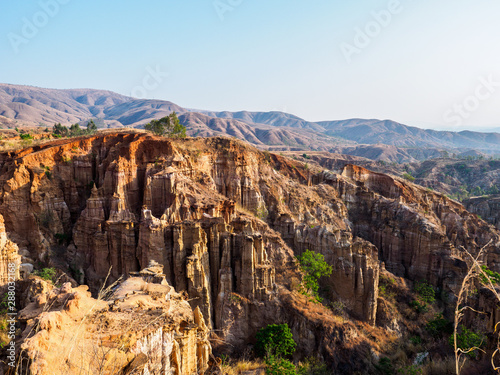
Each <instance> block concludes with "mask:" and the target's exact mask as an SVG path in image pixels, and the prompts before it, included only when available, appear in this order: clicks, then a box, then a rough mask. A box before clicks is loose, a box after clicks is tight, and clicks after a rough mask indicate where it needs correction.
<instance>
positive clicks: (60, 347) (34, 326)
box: [19, 264, 211, 375]
mask: <svg viewBox="0 0 500 375" xmlns="http://www.w3.org/2000/svg"><path fill="white" fill-rule="evenodd" d="M161 269H162V267H161V266H158V265H155V264H153V265H152V266H151V267H149V268H148V269H145V270H143V271H141V272H138V273H135V274H134V275H132V277H131V278H129V279H128V280H126V281H125V282H122V283H121V284H120V285H119V287H118V288H117V289H116V290H115V292H114V293H113V294H112V296H111V297H110V298H109V299H106V300H102V299H99V300H96V299H93V298H92V297H90V293H89V292H88V291H87V288H86V287H85V286H80V287H78V288H72V287H71V285H70V284H69V283H66V284H64V285H63V286H62V287H61V288H56V289H53V290H52V291H49V292H46V293H42V294H39V295H38V296H37V297H36V300H35V301H34V302H32V303H30V304H29V305H28V306H27V307H26V308H24V309H23V310H22V311H20V313H19V320H20V322H25V323H26V324H27V325H26V328H25V330H24V332H23V340H22V341H23V343H22V349H23V350H22V352H21V354H20V355H21V358H19V363H20V366H21V367H23V366H28V368H23V369H22V370H23V372H24V371H26V370H29V372H30V373H31V374H33V375H44V374H56V373H57V374H68V375H71V374H81V373H82V372H84V373H92V374H98V373H106V374H118V373H120V374H158V375H160V374H173V375H175V374H177V375H184V374H203V373H204V372H205V371H206V370H207V367H208V360H209V357H210V355H211V345H210V343H209V341H208V328H207V326H206V324H205V321H204V318H203V315H202V314H201V312H200V310H199V309H198V308H197V309H195V310H192V309H191V307H190V306H189V304H188V303H187V302H186V301H185V300H183V298H182V297H181V296H180V295H179V294H178V293H176V292H175V290H174V289H173V288H172V287H171V286H169V285H168V283H167V282H166V280H165V277H164V275H162V274H161V273H159V272H161ZM47 348H50V350H48V349H47ZM27 359H29V360H27ZM27 363H28V365H26V364H27ZM82 366H83V367H82Z"/></svg>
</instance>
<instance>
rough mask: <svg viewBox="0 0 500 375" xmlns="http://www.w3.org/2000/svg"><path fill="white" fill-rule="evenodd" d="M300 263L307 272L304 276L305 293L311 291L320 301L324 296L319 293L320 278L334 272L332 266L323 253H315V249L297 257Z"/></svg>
mask: <svg viewBox="0 0 500 375" xmlns="http://www.w3.org/2000/svg"><path fill="white" fill-rule="evenodd" d="M297 259H298V260H299V263H300V268H301V270H302V271H303V272H304V273H305V276H304V288H305V291H304V293H307V292H310V293H311V294H312V295H313V296H314V297H315V298H316V300H317V301H318V302H321V301H322V298H321V297H320V296H319V294H318V290H319V282H318V281H319V279H320V277H323V276H330V275H331V274H332V271H333V270H332V266H330V265H329V264H328V263H326V262H325V257H324V256H323V254H319V253H315V252H314V251H310V250H306V251H305V252H304V253H303V254H302V255H299V256H298V257H297Z"/></svg>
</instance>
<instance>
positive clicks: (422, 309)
mask: <svg viewBox="0 0 500 375" xmlns="http://www.w3.org/2000/svg"><path fill="white" fill-rule="evenodd" d="M410 307H412V308H413V310H415V311H416V312H417V313H419V314H420V313H426V312H427V311H428V310H429V307H428V306H427V304H426V303H425V302H422V303H421V302H420V301H417V300H414V301H411V302H410Z"/></svg>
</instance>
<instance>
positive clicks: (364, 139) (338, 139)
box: [0, 84, 500, 162]
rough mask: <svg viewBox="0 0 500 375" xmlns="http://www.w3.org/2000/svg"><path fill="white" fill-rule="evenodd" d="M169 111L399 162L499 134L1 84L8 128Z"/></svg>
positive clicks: (128, 120) (208, 131) (259, 141)
mask: <svg viewBox="0 0 500 375" xmlns="http://www.w3.org/2000/svg"><path fill="white" fill-rule="evenodd" d="M172 111H176V112H177V113H178V114H179V115H180V116H179V118H180V120H181V122H182V123H183V124H184V125H186V126H187V128H188V134H189V135H193V136H213V135H228V136H234V137H237V138H240V139H244V140H246V141H248V142H250V143H252V144H254V145H256V146H259V147H262V148H269V149H271V150H287V149H291V150H302V149H303V150H322V151H331V152H342V153H348V154H351V155H357V156H364V157H369V158H374V159H381V160H387V161H399V162H406V161H412V160H422V159H426V158H429V157H434V156H439V153H440V152H441V151H442V150H444V149H448V150H451V151H453V152H456V153H460V152H463V151H466V152H469V153H470V152H471V150H476V151H475V152H476V153H486V154H496V153H500V134H499V133H481V132H473V131H460V132H452V131H436V130H429V129H427V130H425V129H420V128H417V127H412V126H406V125H403V124H400V123H397V122H395V121H391V120H375V119H348V120H340V121H321V122H310V121H306V120H304V119H301V118H299V117H297V116H294V115H291V114H288V113H283V112H247V111H240V112H227V111H224V112H213V111H208V110H192V109H188V108H183V107H180V106H178V105H176V104H174V103H172V102H169V101H163V100H149V99H134V98H131V97H127V96H124V95H120V94H117V93H114V92H111V91H104V90H93V89H71V90H58V89H44V88H38V87H31V86H19V85H10V84H0V123H1V124H2V125H3V126H6V127H14V126H18V125H43V126H51V125H52V124H54V123H56V122H60V123H62V124H72V123H76V122H82V121H86V120H89V119H99V121H98V123H100V124H101V125H102V126H106V127H110V128H112V127H122V126H130V127H142V126H143V125H144V124H145V123H147V122H149V121H150V120H151V119H154V118H161V117H164V116H166V115H168V114H169V113H171V112H172ZM367 145H368V146H367ZM467 149H468V150H467ZM473 153H474V152H473Z"/></svg>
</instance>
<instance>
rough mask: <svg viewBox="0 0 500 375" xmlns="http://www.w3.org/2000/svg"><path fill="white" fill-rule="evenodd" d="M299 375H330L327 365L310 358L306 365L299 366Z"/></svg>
mask: <svg viewBox="0 0 500 375" xmlns="http://www.w3.org/2000/svg"><path fill="white" fill-rule="evenodd" d="M297 374H298V375H330V374H331V371H330V370H329V369H328V366H327V365H326V363H323V362H321V361H319V360H318V359H317V358H314V357H309V358H307V359H306V360H305V362H304V363H301V364H299V366H298V368H297Z"/></svg>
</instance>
